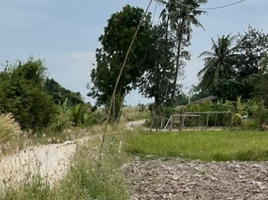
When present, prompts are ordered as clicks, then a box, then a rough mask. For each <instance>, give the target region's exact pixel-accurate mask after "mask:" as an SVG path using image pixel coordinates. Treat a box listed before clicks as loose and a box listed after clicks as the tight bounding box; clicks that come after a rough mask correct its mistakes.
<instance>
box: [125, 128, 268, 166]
mask: <svg viewBox="0 0 268 200" xmlns="http://www.w3.org/2000/svg"><path fill="white" fill-rule="evenodd" d="M127 143H128V145H127V146H126V151H127V152H128V153H131V154H136V155H137V154H138V155H141V156H146V155H155V156H159V157H181V158H185V159H201V160H204V161H228V160H240V161H249V160H255V161H261V160H268V133H267V132H257V131H202V132H197V131H192V132H190V131H185V132H160V133H156V132H145V131H142V132H141V133H140V134H136V135H132V136H129V137H128V138H127Z"/></svg>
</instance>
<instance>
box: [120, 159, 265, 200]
mask: <svg viewBox="0 0 268 200" xmlns="http://www.w3.org/2000/svg"><path fill="white" fill-rule="evenodd" d="M123 171H124V173H125V176H126V177H127V179H128V180H129V184H130V187H131V188H133V195H132V196H133V198H132V199H133V200H138V199H144V200H161V199H174V200H186V199H187V200H190V199H202V200H210V199H216V200H229V199H230V200H231V199H235V200H242V199H254V200H255V199H259V200H260V199H261V200H265V199H266V200H267V199H268V162H218V163H217V162H201V161H187V162H185V161H183V160H181V159H171V160H168V161H163V160H156V161H144V162H141V161H137V162H133V163H129V164H126V165H125V166H123Z"/></svg>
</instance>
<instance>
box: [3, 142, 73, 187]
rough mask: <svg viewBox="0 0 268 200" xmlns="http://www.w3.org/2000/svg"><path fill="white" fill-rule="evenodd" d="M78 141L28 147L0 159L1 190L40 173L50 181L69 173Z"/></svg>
mask: <svg viewBox="0 0 268 200" xmlns="http://www.w3.org/2000/svg"><path fill="white" fill-rule="evenodd" d="M76 146H77V144H76V142H65V143H63V144H49V145H42V146H33V147H28V148H26V149H24V150H22V151H20V152H18V153H17V154H14V155H11V156H7V157H4V158H2V159H1V160H0V190H2V189H4V188H5V187H6V186H7V185H9V184H11V185H15V184H19V183H20V182H21V181H25V180H30V179H31V178H32V177H33V176H34V175H36V174H40V175H41V176H42V177H44V178H46V180H48V181H49V183H53V182H54V181H56V180H58V179H60V178H61V177H62V176H63V175H64V174H66V173H67V169H68V167H69V165H70V159H71V158H72V156H73V155H74V152H75V149H76Z"/></svg>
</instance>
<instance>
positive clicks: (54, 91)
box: [44, 78, 84, 106]
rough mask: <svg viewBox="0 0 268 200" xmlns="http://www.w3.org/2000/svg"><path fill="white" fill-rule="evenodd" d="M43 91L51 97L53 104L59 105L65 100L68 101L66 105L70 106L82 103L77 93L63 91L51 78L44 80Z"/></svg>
mask: <svg viewBox="0 0 268 200" xmlns="http://www.w3.org/2000/svg"><path fill="white" fill-rule="evenodd" d="M44 89H45V91H46V92H47V93H48V94H49V95H51V96H52V99H53V101H54V102H55V104H61V103H63V102H64V101H65V100H66V99H68V103H69V104H70V105H71V106H74V105H76V104H83V103H84V101H83V99H82V96H81V94H80V93H79V92H76V93H75V92H72V91H70V90H68V89H65V88H64V87H62V86H61V85H60V84H59V83H58V82H57V81H55V80H54V79H53V78H46V80H45V85H44Z"/></svg>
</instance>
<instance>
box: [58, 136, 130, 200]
mask: <svg viewBox="0 0 268 200" xmlns="http://www.w3.org/2000/svg"><path fill="white" fill-rule="evenodd" d="M113 141H114V140H113V139H112V138H107V144H106V147H107V149H106V151H105V152H104V154H103V155H102V157H101V160H99V157H98V152H99V146H96V147H95V148H92V141H91V144H90V145H84V146H81V147H80V148H79V149H78V151H77V153H76V155H75V157H74V163H73V165H72V167H71V169H70V172H69V174H68V175H67V177H66V179H64V180H63V181H62V182H61V184H60V186H59V187H58V188H56V190H57V191H59V192H58V194H57V196H59V197H64V199H70V200H72V199H73V200H76V199H98V200H125V199H128V193H127V192H126V191H127V190H126V186H125V181H124V178H123V175H122V174H121V172H120V166H121V165H122V164H123V163H124V161H125V156H124V155H123V154H119V153H118V152H117V150H118V144H117V143H112V142H113ZM93 144H94V143H93ZM95 145H96V143H95ZM92 149H95V150H94V151H92Z"/></svg>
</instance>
